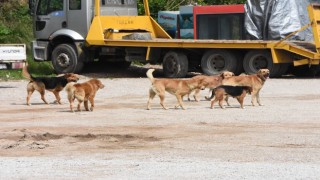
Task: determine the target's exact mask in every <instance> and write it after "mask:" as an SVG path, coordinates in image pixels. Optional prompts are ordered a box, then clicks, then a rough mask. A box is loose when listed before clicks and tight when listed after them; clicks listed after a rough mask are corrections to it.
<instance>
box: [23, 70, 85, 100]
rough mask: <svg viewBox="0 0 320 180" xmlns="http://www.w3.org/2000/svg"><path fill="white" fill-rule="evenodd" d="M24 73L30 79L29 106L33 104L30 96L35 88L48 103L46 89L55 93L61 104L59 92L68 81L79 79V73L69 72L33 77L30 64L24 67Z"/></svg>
mask: <svg viewBox="0 0 320 180" xmlns="http://www.w3.org/2000/svg"><path fill="white" fill-rule="evenodd" d="M22 75H23V76H24V77H25V78H27V79H29V80H30V82H29V83H28V85H27V93H28V95H27V105H29V106H30V105H31V104H30V97H31V95H32V93H33V92H34V91H35V90H37V91H38V92H39V93H40V94H41V99H42V100H43V102H44V103H46V104H48V102H47V101H46V99H45V97H44V95H45V90H48V91H51V92H52V93H53V94H54V95H55V97H56V101H55V102H57V103H59V104H61V102H60V100H61V98H60V95H59V92H60V91H62V90H63V88H64V87H65V86H66V85H67V83H69V82H77V81H78V80H79V75H77V74H73V73H67V74H64V75H63V76H58V77H33V76H31V75H30V73H29V72H28V64H26V65H25V66H23V67H22Z"/></svg>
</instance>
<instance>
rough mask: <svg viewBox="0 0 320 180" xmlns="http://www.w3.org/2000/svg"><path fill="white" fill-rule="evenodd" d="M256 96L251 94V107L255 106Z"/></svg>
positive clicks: (253, 93)
mask: <svg viewBox="0 0 320 180" xmlns="http://www.w3.org/2000/svg"><path fill="white" fill-rule="evenodd" d="M256 96H257V93H256V92H252V93H251V104H252V106H255V101H256Z"/></svg>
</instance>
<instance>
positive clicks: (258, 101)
mask: <svg viewBox="0 0 320 180" xmlns="http://www.w3.org/2000/svg"><path fill="white" fill-rule="evenodd" d="M256 96H257V103H258V104H259V106H263V104H262V103H261V102H260V93H259V91H258V92H257V95H256Z"/></svg>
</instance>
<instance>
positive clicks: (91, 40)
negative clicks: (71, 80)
mask: <svg viewBox="0 0 320 180" xmlns="http://www.w3.org/2000/svg"><path fill="white" fill-rule="evenodd" d="M30 2H31V3H30V7H31V12H32V14H33V18H34V34H35V37H36V39H35V40H34V41H33V42H32V45H33V46H32V47H33V57H34V60H35V61H46V60H51V61H52V64H53V67H54V69H55V71H56V72H57V73H67V72H80V71H81V70H82V68H83V67H84V66H85V64H86V63H87V62H91V61H94V60H95V59H99V60H100V61H109V62H111V64H110V65H112V66H121V67H128V66H129V65H130V63H131V62H132V61H141V62H150V63H161V64H162V66H163V72H164V75H165V76H166V77H172V78H180V77H185V75H186V74H187V72H188V71H189V70H190V69H192V68H193V67H194V66H200V68H201V69H202V71H203V72H204V73H205V74H208V75H212V74H218V73H220V72H222V71H225V70H228V71H232V72H235V73H236V74H240V73H241V72H242V71H243V70H244V71H245V73H248V74H252V73H255V72H256V71H257V70H258V69H260V68H268V69H269V70H270V72H271V77H279V76H281V75H283V74H284V73H285V72H286V70H287V68H288V66H290V65H293V66H302V65H308V66H309V67H311V66H316V67H317V66H319V61H320V52H319V48H320V39H319V37H320V36H319V33H320V27H319V22H320V5H315V4H312V5H310V6H309V7H308V12H309V16H310V22H311V23H310V24H307V25H306V26H304V27H303V28H301V29H300V30H297V31H295V32H293V33H292V34H294V33H297V32H299V31H302V30H304V29H306V28H307V27H310V26H311V27H312V31H313V35H314V42H304V41H287V39H288V38H289V37H290V36H291V35H292V34H291V35H288V36H287V37H286V38H284V39H282V40H280V41H264V40H206V39H202V40H200V39H172V38H171V37H170V36H169V35H168V34H167V33H166V31H164V30H163V28H161V26H160V25H159V24H158V23H157V22H156V21H155V20H154V19H153V18H152V17H151V16H150V11H149V5H148V1H147V0H143V4H144V10H145V14H144V15H140V16H139V15H138V10H137V1H136V0H63V1H61V0H36V1H32V0H31V1H30Z"/></svg>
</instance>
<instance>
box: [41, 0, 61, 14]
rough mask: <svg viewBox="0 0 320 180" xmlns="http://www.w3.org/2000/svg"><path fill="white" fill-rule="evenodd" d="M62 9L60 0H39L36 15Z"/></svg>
mask: <svg viewBox="0 0 320 180" xmlns="http://www.w3.org/2000/svg"><path fill="white" fill-rule="evenodd" d="M62 10H63V1H62V0H39V4H38V7H37V15H48V14H50V13H52V12H54V11H62Z"/></svg>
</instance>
